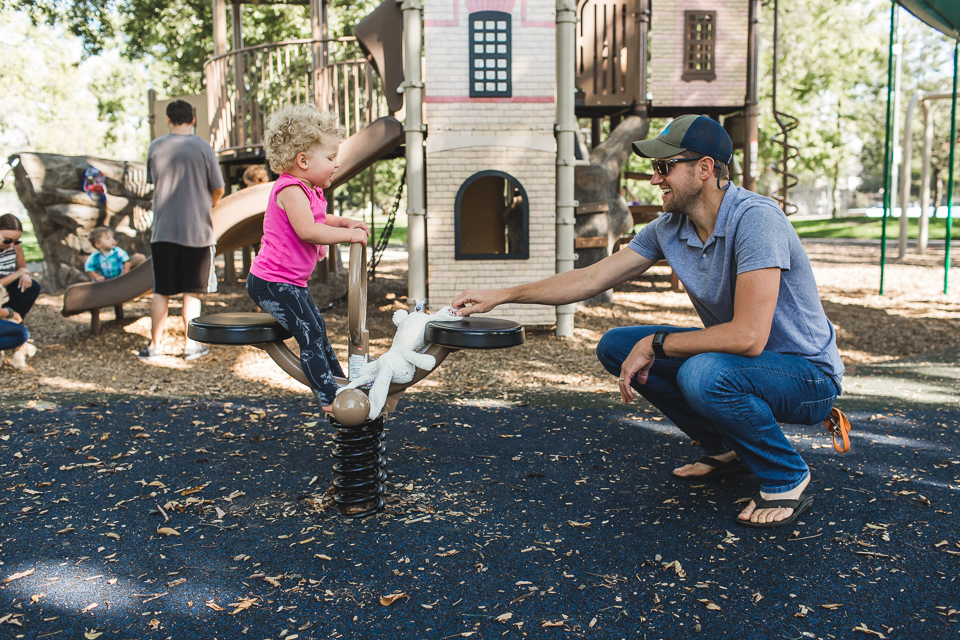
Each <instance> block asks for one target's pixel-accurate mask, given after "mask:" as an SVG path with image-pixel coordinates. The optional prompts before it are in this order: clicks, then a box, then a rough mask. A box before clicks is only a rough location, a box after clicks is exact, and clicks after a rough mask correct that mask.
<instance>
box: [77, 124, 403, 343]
mask: <svg viewBox="0 0 960 640" xmlns="http://www.w3.org/2000/svg"><path fill="white" fill-rule="evenodd" d="M402 142H403V125H402V124H401V123H400V122H399V121H398V120H397V119H396V118H394V117H392V116H386V117H384V118H380V119H379V120H376V121H375V122H373V124H371V125H370V126H368V127H365V128H363V129H361V130H360V131H358V132H357V133H355V134H353V135H352V136H350V137H349V138H347V139H346V140H344V141H343V142H342V143H341V144H340V154H339V156H340V170H339V171H337V173H336V175H335V176H334V181H333V184H332V185H331V186H330V188H331V189H335V188H336V187H338V186H340V185H341V184H343V183H345V182H347V181H348V180H350V178H352V177H354V176H355V175H357V174H358V173H360V172H361V171H363V170H364V169H366V168H367V167H369V166H370V165H372V164H373V163H374V162H376V161H377V160H379V159H380V158H382V157H384V156H385V155H387V154H388V153H390V152H391V151H393V150H394V149H396V148H397V147H398V146H400V144H401V143H402ZM272 188H273V183H272V182H268V183H266V184H259V185H255V186H253V187H248V188H246V189H242V190H240V191H238V192H236V193H231V194H230V195H228V196H227V197H225V198H223V199H222V200H221V201H220V202H218V203H217V206H215V207H214V208H213V211H212V214H211V215H212V218H213V233H214V236H215V237H216V238H217V255H219V254H221V253H225V252H227V251H233V250H235V249H239V248H241V247H245V246H249V245H252V244H256V243H257V242H259V240H260V238H261V236H262V235H263V212H264V210H265V209H266V204H267V198H268V197H269V195H270V190H271V189H272ZM152 288H153V260H152V259H150V258H147V259H146V261H144V263H143V264H141V265H140V266H138V267H136V268H135V269H131V270H130V272H129V273H125V274H123V275H122V276H119V277H117V278H112V279H110V280H104V281H103V282H81V283H78V284H74V285H70V286H69V287H67V290H66V292H65V293H64V294H63V309H62V310H61V311H60V313H61V315H63V316H72V315H76V314H78V313H83V312H85V311H89V312H90V313H91V329H92V331H93V333H94V335H96V334H98V333H99V332H100V319H99V310H100V309H101V308H103V307H114V308H115V309H117V315H118V317H122V307H121V305H122V304H123V303H124V302H127V301H129V300H133V299H134V298H137V297H139V296H142V295H144V294H145V293H148V292H149V291H150V290H151V289H152Z"/></svg>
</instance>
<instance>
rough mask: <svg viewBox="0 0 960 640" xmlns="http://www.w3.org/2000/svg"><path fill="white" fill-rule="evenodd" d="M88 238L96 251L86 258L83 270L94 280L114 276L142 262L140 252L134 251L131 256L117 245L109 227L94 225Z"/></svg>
mask: <svg viewBox="0 0 960 640" xmlns="http://www.w3.org/2000/svg"><path fill="white" fill-rule="evenodd" d="M89 240H90V244H92V245H93V248H94V249H96V251H94V252H93V253H91V254H90V257H89V258H87V261H86V262H85V263H84V265H83V270H84V271H86V272H87V275H89V276H90V278H91V279H92V280H94V281H96V282H103V281H104V280H109V279H110V278H116V277H117V276H119V275H123V274H124V273H127V272H128V271H130V269H131V268H132V267H135V266H137V265H138V264H140V263H141V262H143V256H142V255H141V254H139V253H135V254H133V257H132V258H131V257H130V256H129V255H127V252H126V251H124V250H123V249H121V248H120V247H118V246H117V239H116V238H114V237H113V229H111V228H110V227H96V228H95V229H94V230H93V231H91V232H90V235H89Z"/></svg>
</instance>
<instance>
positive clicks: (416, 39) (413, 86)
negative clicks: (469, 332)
mask: <svg viewBox="0 0 960 640" xmlns="http://www.w3.org/2000/svg"><path fill="white" fill-rule="evenodd" d="M400 6H401V9H402V11H403V51H404V80H403V92H404V102H405V104H406V113H407V116H406V119H405V121H404V126H403V132H404V136H405V145H406V151H407V264H408V265H409V269H408V274H409V275H408V276H407V304H409V305H415V304H416V303H417V302H418V301H420V300H426V299H427V220H426V217H427V199H426V184H425V181H426V167H425V166H424V165H425V163H424V158H423V138H424V127H423V76H422V74H421V69H422V62H421V56H420V52H421V51H422V50H423V21H422V15H423V14H422V12H423V4H422V3H421V2H420V0H403V2H402V3H401V5H400Z"/></svg>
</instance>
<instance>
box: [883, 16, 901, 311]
mask: <svg viewBox="0 0 960 640" xmlns="http://www.w3.org/2000/svg"><path fill="white" fill-rule="evenodd" d="M896 37H897V3H896V0H893V1H892V2H891V3H890V45H889V47H888V49H887V122H886V132H885V140H884V143H883V223H882V226H881V228H880V295H883V275H884V274H883V272H884V267H885V265H886V262H887V216H888V215H889V213H890V202H891V198H890V196H891V193H890V120H891V115H892V114H891V111H892V107H893V104H892V101H891V99H890V98H891V93H892V92H893V43H894V41H895V39H896Z"/></svg>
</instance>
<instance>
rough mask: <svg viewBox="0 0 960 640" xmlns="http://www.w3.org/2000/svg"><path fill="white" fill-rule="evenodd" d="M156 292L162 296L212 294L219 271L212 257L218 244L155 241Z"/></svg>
mask: <svg viewBox="0 0 960 640" xmlns="http://www.w3.org/2000/svg"><path fill="white" fill-rule="evenodd" d="M150 251H151V252H152V253H153V292H154V293H159V294H160V295H163V296H175V295H177V294H179V293H213V292H215V291H216V290H217V274H216V272H215V271H214V265H213V257H214V253H215V252H216V247H185V246H183V245H182V244H176V243H175V242H153V243H151V244H150Z"/></svg>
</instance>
